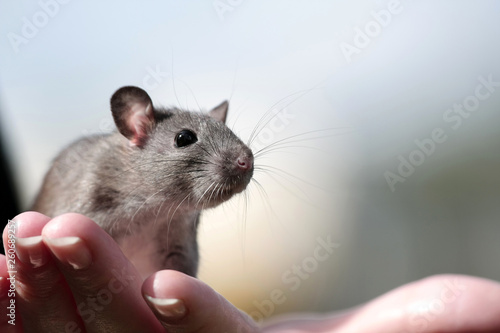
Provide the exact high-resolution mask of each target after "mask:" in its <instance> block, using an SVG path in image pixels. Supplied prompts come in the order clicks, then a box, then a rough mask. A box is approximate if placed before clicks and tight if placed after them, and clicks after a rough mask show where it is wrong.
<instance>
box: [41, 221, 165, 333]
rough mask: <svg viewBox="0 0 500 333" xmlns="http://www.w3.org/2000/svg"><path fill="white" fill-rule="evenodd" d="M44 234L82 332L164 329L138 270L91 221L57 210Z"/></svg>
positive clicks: (156, 330) (45, 241) (152, 330)
mask: <svg viewBox="0 0 500 333" xmlns="http://www.w3.org/2000/svg"><path fill="white" fill-rule="evenodd" d="M42 236H43V241H44V243H45V244H46V245H47V246H48V248H49V249H50V251H51V252H52V254H53V255H54V258H55V260H56V262H57V265H58V267H59V270H60V271H61V272H62V274H63V275H64V277H65V279H66V281H67V283H68V285H69V287H70V288H71V291H72V293H73V297H74V299H75V303H76V306H77V309H78V311H79V313H80V315H81V317H82V320H83V321H84V324H85V328H86V332H161V331H164V330H163V329H162V328H161V325H160V324H159V322H158V320H157V319H156V318H155V317H154V315H153V313H152V312H151V310H150V309H149V308H148V306H147V304H146V303H145V301H144V300H143V298H142V295H141V284H142V279H141V277H140V275H139V273H138V272H137V270H136V269H135V267H134V266H133V265H132V264H131V263H130V262H129V261H128V260H127V259H126V257H125V256H124V255H123V253H122V252H121V250H120V248H119V247H118V245H117V244H116V243H115V242H114V240H113V239H112V238H111V237H110V236H109V235H108V234H107V233H106V232H105V231H104V230H103V229H101V228H100V227H99V226H98V225H97V224H96V223H95V222H93V221H92V220H90V219H88V218H86V217H85V216H82V215H79V214H65V215H61V216H59V217H56V218H54V219H52V220H51V221H50V222H49V223H48V224H47V225H46V226H45V227H44V229H43V231H42Z"/></svg>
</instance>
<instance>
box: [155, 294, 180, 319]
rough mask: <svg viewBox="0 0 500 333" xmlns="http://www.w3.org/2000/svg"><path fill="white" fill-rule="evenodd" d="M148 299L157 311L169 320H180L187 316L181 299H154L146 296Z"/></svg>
mask: <svg viewBox="0 0 500 333" xmlns="http://www.w3.org/2000/svg"><path fill="white" fill-rule="evenodd" d="M146 299H147V300H148V301H149V303H150V304H151V305H152V306H153V307H154V308H155V309H156V311H158V312H159V313H160V314H161V315H162V316H165V317H167V318H180V317H182V316H184V315H185V314H186V306H185V305H184V302H183V301H181V300H180V299H177V298H154V297H151V296H149V295H146Z"/></svg>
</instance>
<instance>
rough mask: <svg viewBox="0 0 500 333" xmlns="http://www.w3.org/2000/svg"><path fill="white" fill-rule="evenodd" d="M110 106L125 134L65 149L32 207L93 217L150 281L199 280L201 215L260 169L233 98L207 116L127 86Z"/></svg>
mask: <svg viewBox="0 0 500 333" xmlns="http://www.w3.org/2000/svg"><path fill="white" fill-rule="evenodd" d="M110 104H111V112H112V115H113V119H114V121H115V125H116V127H117V130H115V131H114V132H112V133H108V134H99V135H94V136H90V137H85V138H82V139H79V140H77V141H76V142H74V143H73V144H71V145H69V146H68V147H67V148H66V149H64V150H63V151H62V152H61V153H60V154H59V155H58V157H56V158H55V160H54V161H53V162H52V166H51V167H50V169H49V171H48V172H47V174H46V175H45V178H44V181H43V184H42V187H41V189H40V191H39V193H38V195H37V196H36V199H35V202H34V205H33V207H32V208H33V210H35V211H38V212H40V213H43V214H45V215H48V216H52V217H54V216H57V215H60V214H63V213H68V212H76V213H80V214H83V215H85V216H87V217H89V218H91V219H93V220H94V221H95V222H96V223H97V224H98V225H99V226H100V227H102V228H103V229H104V230H105V231H106V232H107V233H108V234H110V235H111V237H113V239H114V240H115V241H116V242H117V243H118V245H119V246H120V247H121V249H122V251H123V253H124V254H125V255H126V256H127V258H128V259H129V260H130V261H131V262H132V263H133V264H134V265H135V266H136V267H137V269H138V270H139V272H140V273H141V275H142V276H143V278H146V277H147V276H149V275H150V274H152V273H154V272H156V271H159V270H162V269H174V270H178V271H181V272H183V273H186V274H188V275H191V276H196V273H197V268H198V261H199V255H198V246H197V237H196V235H197V226H198V224H199V220H200V213H201V211H202V210H204V209H207V208H213V207H216V206H217V205H219V204H221V203H223V202H225V201H227V200H229V199H230V198H231V197H232V196H233V195H235V194H237V193H240V192H242V191H243V190H245V188H246V187H247V185H248V184H249V182H250V180H251V178H252V175H253V170H254V156H253V154H252V151H251V150H250V148H248V147H247V145H245V144H244V143H243V142H242V141H241V140H240V139H239V138H238V137H237V136H236V135H235V134H234V133H233V132H232V131H231V130H230V129H229V128H228V127H227V126H226V125H225V122H226V116H227V111H228V102H227V101H225V102H223V103H222V104H220V105H219V106H217V107H215V108H214V109H212V110H211V111H209V112H208V113H203V112H192V111H186V110H181V109H178V108H162V107H156V106H153V103H152V100H151V98H150V96H149V95H148V93H147V92H146V91H144V90H143V89H141V88H138V87H134V86H126V87H122V88H120V89H118V90H117V91H116V92H115V93H114V94H113V95H112V97H111V101H110Z"/></svg>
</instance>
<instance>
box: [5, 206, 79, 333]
mask: <svg viewBox="0 0 500 333" xmlns="http://www.w3.org/2000/svg"><path fill="white" fill-rule="evenodd" d="M49 221H50V218H49V217H47V216H45V215H42V214H39V213H35V212H28V213H23V214H20V215H18V216H16V217H15V218H14V219H13V221H12V222H11V223H9V225H8V226H7V227H6V228H5V230H4V234H3V239H4V244H6V249H5V250H6V254H7V256H8V270H9V271H10V278H11V279H14V280H15V282H16V283H15V285H16V288H15V290H14V291H13V292H12V294H13V295H15V300H16V306H17V310H18V311H16V312H18V316H16V319H17V321H18V322H19V321H21V320H22V322H23V327H24V329H25V330H26V331H27V332H40V333H43V332H64V331H65V329H67V328H68V327H66V326H65V324H66V323H67V322H75V323H77V325H76V326H75V328H78V327H79V328H81V329H82V328H83V324H82V323H81V320H80V319H79V316H78V315H77V314H76V311H75V310H74V309H75V306H74V301H73V297H72V296H71V292H70V290H69V288H68V286H67V284H66V282H65V281H64V277H63V276H62V275H61V273H60V272H59V270H58V268H57V266H56V264H55V262H54V261H53V260H52V259H51V256H50V253H49V251H48V250H47V248H46V247H45V245H44V244H43V242H42V237H41V232H42V229H43V227H44V226H45V225H46V224H47V223H48V222H49ZM13 236H15V237H13ZM14 254H15V255H14Z"/></svg>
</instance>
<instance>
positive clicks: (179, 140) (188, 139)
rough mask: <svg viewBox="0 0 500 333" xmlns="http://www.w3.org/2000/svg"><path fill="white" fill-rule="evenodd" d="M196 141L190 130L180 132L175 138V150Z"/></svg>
mask: <svg viewBox="0 0 500 333" xmlns="http://www.w3.org/2000/svg"><path fill="white" fill-rule="evenodd" d="M196 141H198V138H197V137H196V134H194V133H193V132H191V131H190V130H182V131H180V132H179V133H177V135H176V136H175V146H176V147H177V148H180V147H185V146H189V145H191V144H193V143H195V142H196Z"/></svg>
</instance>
